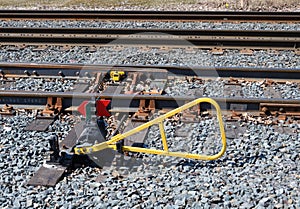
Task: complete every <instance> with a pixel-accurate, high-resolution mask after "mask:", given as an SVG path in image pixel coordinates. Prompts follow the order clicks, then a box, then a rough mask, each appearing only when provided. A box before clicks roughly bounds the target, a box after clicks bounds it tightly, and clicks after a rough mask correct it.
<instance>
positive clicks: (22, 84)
mask: <svg viewBox="0 0 300 209" xmlns="http://www.w3.org/2000/svg"><path fill="white" fill-rule="evenodd" d="M75 82H76V80H70V79H58V78H49V79H46V78H19V79H16V80H15V81H14V82H10V83H11V85H9V86H5V88H1V85H0V89H1V90H18V91H46V92H50V91H51V92H65V91H71V90H73V87H74V85H75ZM0 84H1V83H0ZM2 84H4V81H2Z"/></svg>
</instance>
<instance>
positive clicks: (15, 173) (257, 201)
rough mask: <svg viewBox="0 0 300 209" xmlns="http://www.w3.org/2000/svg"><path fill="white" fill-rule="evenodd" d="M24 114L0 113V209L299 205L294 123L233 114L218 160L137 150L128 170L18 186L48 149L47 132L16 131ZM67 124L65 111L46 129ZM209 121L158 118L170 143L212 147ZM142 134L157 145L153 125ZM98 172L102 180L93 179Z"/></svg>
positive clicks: (79, 173)
mask: <svg viewBox="0 0 300 209" xmlns="http://www.w3.org/2000/svg"><path fill="white" fill-rule="evenodd" d="M32 119H33V117H32V116H28V115H26V114H19V115H18V116H15V117H12V118H3V117H1V119H0V121H1V124H0V129H1V138H0V144H1V148H0V156H1V157H0V166H1V175H0V178H1V182H3V183H2V184H1V185H0V188H1V189H0V193H1V195H0V196H1V198H0V205H1V207H2V208H26V207H27V208H41V207H46V208H48V207H51V208H54V207H56V208H70V207H76V208H87V207H93V208H147V207H155V208H197V207H199V208H211V207H218V208H220V207H222V208H232V207H234V208H251V207H258V208H284V207H290V208H298V207H300V202H299V200H300V196H299V194H300V190H299V188H300V176H299V172H298V171H299V169H300V164H299V162H300V161H299V157H300V156H299V148H300V144H299V140H298V139H299V137H300V133H299V130H300V126H299V124H290V125H284V124H279V125H278V127H279V126H281V127H283V128H285V129H286V130H289V131H288V132H283V131H280V129H276V126H271V125H261V124H255V122H247V121H243V120H241V121H239V122H238V123H237V127H235V128H239V127H240V126H241V127H244V129H245V131H243V132H240V133H238V135H237V137H235V138H234V139H233V138H229V139H228V141H227V146H228V148H227V151H226V154H225V155H224V156H223V157H222V158H221V159H219V160H216V161H211V162H203V161H189V160H183V159H177V158H168V157H161V156H152V155H145V156H143V158H142V159H141V160H142V162H143V163H141V164H136V169H130V168H128V167H119V168H115V167H111V168H110V169H106V170H103V171H101V170H99V169H98V168H89V167H86V168H80V169H77V170H75V171H74V173H72V174H71V175H69V176H67V177H65V178H64V179H63V180H62V181H61V182H59V183H58V184H57V185H56V186H55V187H49V188H47V187H32V186H26V182H27V181H28V180H29V178H30V176H31V175H33V173H34V172H35V171H36V170H37V169H38V167H39V166H40V165H41V164H42V163H43V156H44V155H45V154H46V151H47V150H48V149H49V147H48V141H47V139H46V138H47V136H49V135H51V132H48V133H36V132H26V131H24V130H23V129H24V127H25V126H26V124H27V123H28V122H29V121H30V120H32ZM72 123H73V121H72V120H71V118H70V119H69V120H66V121H65V122H57V123H56V125H54V126H53V127H52V128H53V130H55V131H58V132H61V131H63V132H64V133H67V132H68V130H69V129H70V125H71V124H72ZM215 123H216V120H215V118H211V117H206V118H202V119H201V120H200V121H199V123H197V124H193V123H192V124H190V123H189V124H181V123H178V122H176V123H174V121H172V120H169V121H168V122H166V123H165V125H166V133H167V137H168V139H169V140H168V142H169V146H170V149H172V150H173V151H176V150H177V151H178V150H185V149H190V148H191V149H193V150H194V152H200V151H202V152H204V153H215V152H216V151H218V149H219V147H220V143H219V140H218V137H219V134H217V131H216V126H215ZM172 125H173V126H172ZM55 127H56V128H55ZM231 128H234V127H231ZM279 128H280V127H279ZM174 129H183V130H189V132H188V137H182V136H178V135H176V134H172V133H174ZM148 136H149V137H148V138H147V140H146V143H147V144H149V145H150V146H151V147H157V143H158V138H159V134H158V131H157V128H156V127H153V128H151V129H150V130H149V134H148ZM183 142H184V144H183V145H181V144H182V143H183ZM201 144H204V145H208V146H202V147H201ZM199 145H200V146H199ZM116 170H117V171H116ZM126 170H127V173H126V175H123V174H122V173H124V171H126ZM99 174H101V175H102V176H103V180H102V181H100V182H95V179H96V177H97V176H98V175H99ZM122 175H123V177H122Z"/></svg>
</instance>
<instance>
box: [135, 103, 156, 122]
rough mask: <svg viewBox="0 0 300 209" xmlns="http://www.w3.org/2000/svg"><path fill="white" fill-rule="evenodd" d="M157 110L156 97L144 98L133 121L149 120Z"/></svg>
mask: <svg viewBox="0 0 300 209" xmlns="http://www.w3.org/2000/svg"><path fill="white" fill-rule="evenodd" d="M154 111H155V100H154V99H142V100H140V106H139V110H138V111H137V112H136V113H135V114H134V115H133V116H132V119H131V120H132V121H135V122H147V121H149V119H150V118H151V116H152V114H153V113H154Z"/></svg>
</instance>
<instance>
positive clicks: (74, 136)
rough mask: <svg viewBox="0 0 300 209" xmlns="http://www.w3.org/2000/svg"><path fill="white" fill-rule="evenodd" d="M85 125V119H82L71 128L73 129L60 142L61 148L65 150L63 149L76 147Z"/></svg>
mask: <svg viewBox="0 0 300 209" xmlns="http://www.w3.org/2000/svg"><path fill="white" fill-rule="evenodd" d="M84 125H85V121H81V122H80V123H78V124H76V125H75V126H74V127H73V128H72V129H71V131H70V132H69V134H68V135H67V136H66V138H65V139H64V140H62V141H61V142H60V143H59V149H60V150H63V149H69V148H72V147H74V146H75V145H76V143H77V140H78V138H79V136H80V134H81V133H82V131H83V130H84Z"/></svg>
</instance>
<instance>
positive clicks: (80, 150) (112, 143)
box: [74, 98, 226, 160]
mask: <svg viewBox="0 0 300 209" xmlns="http://www.w3.org/2000/svg"><path fill="white" fill-rule="evenodd" d="M201 102H207V103H210V104H212V105H213V106H214V107H215V109H216V111H217V119H218V121H219V127H220V133H221V141H222V148H221V150H220V152H219V153H217V154H215V155H199V154H191V153H184V152H169V150H168V144H167V139H166V135H165V130H164V124H163V121H164V120H165V119H166V118H169V117H171V116H173V115H175V114H177V113H180V112H182V111H183V110H186V109H188V108H191V107H193V106H195V105H197V104H200V103H201ZM155 124H158V125H159V129H160V133H161V138H162V144H163V148H164V149H163V150H157V149H147V148H140V147H131V146H123V147H122V150H123V151H128V152H141V153H148V154H157V155H166V156H173V157H181V158H190V159H197V160H216V159H218V158H220V157H221V156H222V155H223V154H224V153H225V151H226V135H225V129H224V124H223V120H222V112H221V108H220V106H219V105H218V103H217V102H216V101H215V100H213V99H210V98H199V99H196V100H194V101H192V102H189V103H187V104H185V105H183V106H181V107H178V108H176V109H174V110H171V111H170V112H168V113H166V114H164V115H161V116H159V117H157V118H155V119H153V120H151V121H149V122H147V123H145V124H142V125H140V126H138V127H136V128H134V129H132V130H130V131H128V132H126V133H123V134H118V135H116V136H114V137H112V138H111V139H110V140H108V141H105V142H102V143H99V144H95V145H93V146H82V147H81V146H77V147H75V149H74V151H75V154H77V155H80V154H90V153H93V152H98V151H101V150H104V149H107V148H111V149H114V150H116V149H117V147H116V142H118V141H120V140H122V139H125V138H126V137H129V136H131V135H133V134H135V133H137V132H139V131H141V130H143V129H145V128H148V127H150V126H152V125H155Z"/></svg>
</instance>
